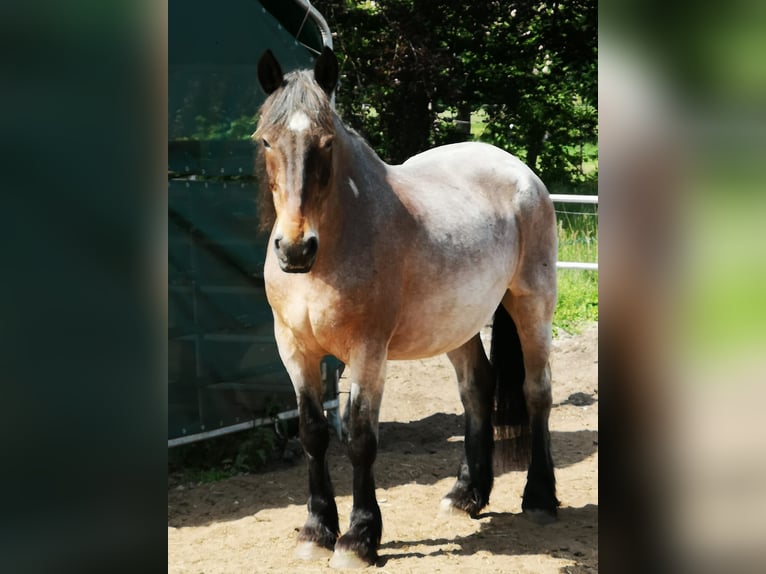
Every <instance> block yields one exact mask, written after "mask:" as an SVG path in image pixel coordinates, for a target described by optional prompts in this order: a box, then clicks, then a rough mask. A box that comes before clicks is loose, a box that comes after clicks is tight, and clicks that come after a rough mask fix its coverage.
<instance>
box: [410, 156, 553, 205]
mask: <svg viewBox="0 0 766 574" xmlns="http://www.w3.org/2000/svg"><path fill="white" fill-rule="evenodd" d="M397 167H398V168H399V169H400V170H401V172H402V173H404V174H406V175H407V176H409V177H412V178H413V179H414V180H415V181H416V182H417V183H416V185H415V186H414V187H413V189H412V193H413V194H417V195H418V196H421V197H423V198H427V197H426V194H427V193H431V194H433V200H434V201H440V200H443V199H444V198H445V196H446V195H447V194H449V195H450V196H452V197H456V196H459V198H460V199H465V200H467V201H475V200H481V198H482V197H485V198H487V199H488V200H490V201H492V202H494V206H495V207H498V208H499V207H502V206H505V205H510V204H515V205H516V206H517V207H518V208H526V209H530V208H533V206H534V205H535V204H545V203H549V202H550V198H549V196H548V191H547V189H546V187H545V185H544V184H543V182H542V181H541V180H540V178H539V177H538V176H537V175H536V174H535V173H534V172H533V171H532V170H531V169H530V168H529V167H528V166H527V165H526V164H525V163H524V162H523V161H521V160H520V159H519V158H517V157H516V156H514V155H512V154H510V153H508V152H506V151H505V150H502V149H500V148H498V147H495V146H493V145H489V144H485V143H480V142H464V143H457V144H450V145H445V146H440V147H436V148H433V149H430V150H428V151H425V152H423V153H420V154H418V155H415V156H413V157H411V158H410V159H408V160H407V161H406V162H404V163H403V164H402V165H401V166H397Z"/></svg>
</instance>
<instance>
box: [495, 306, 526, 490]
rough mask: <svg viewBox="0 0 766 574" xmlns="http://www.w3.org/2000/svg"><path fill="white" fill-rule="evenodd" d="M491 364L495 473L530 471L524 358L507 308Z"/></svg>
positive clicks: (499, 318)
mask: <svg viewBox="0 0 766 574" xmlns="http://www.w3.org/2000/svg"><path fill="white" fill-rule="evenodd" d="M489 356H490V362H491V363H492V368H493V370H494V375H495V409H494V412H493V414H492V424H493V426H494V428H495V449H494V467H495V474H498V475H499V474H501V473H502V472H506V471H508V470H526V469H527V467H528V466H529V460H530V452H531V431H530V427H529V412H528V411H527V401H526V399H525V397H524V374H525V371H524V355H523V353H522V350H521V340H520V339H519V333H518V331H517V330H516V323H514V322H513V318H512V317H511V315H510V314H509V313H508V311H506V309H505V307H503V305H502V304H501V305H499V306H498V308H497V310H496V311H495V318H494V321H493V323H492V344H491V347H490V352H489Z"/></svg>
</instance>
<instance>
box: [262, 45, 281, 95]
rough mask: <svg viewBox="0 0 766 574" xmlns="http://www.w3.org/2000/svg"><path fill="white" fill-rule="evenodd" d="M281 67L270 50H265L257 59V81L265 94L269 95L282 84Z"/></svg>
mask: <svg viewBox="0 0 766 574" xmlns="http://www.w3.org/2000/svg"><path fill="white" fill-rule="evenodd" d="M283 79H284V76H283V75H282V68H281V67H280V66H279V62H277V59H276V58H275V57H274V54H273V53H272V52H271V50H266V51H265V52H264V53H263V56H261V59H260V60H258V82H260V84H261V88H263V91H264V92H266V95H267V96H269V95H271V94H272V93H273V92H274V90H276V89H277V88H278V87H279V86H281V85H282V80H283Z"/></svg>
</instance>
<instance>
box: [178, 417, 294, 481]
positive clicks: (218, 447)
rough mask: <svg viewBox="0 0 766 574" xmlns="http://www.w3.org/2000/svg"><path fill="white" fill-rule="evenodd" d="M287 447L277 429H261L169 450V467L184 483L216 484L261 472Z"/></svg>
mask: <svg viewBox="0 0 766 574" xmlns="http://www.w3.org/2000/svg"><path fill="white" fill-rule="evenodd" d="M283 436H284V435H283ZM284 446H285V443H284V441H283V440H281V439H280V438H279V437H278V436H277V434H276V433H275V432H274V429H273V428H271V427H258V428H256V429H253V430H250V431H246V432H241V433H234V434H230V435H225V436H221V437H216V438H212V439H208V440H204V441H200V442H195V443H191V444H188V445H183V446H179V447H175V448H173V449H171V450H170V451H168V452H169V468H170V471H171V472H178V473H181V475H182V476H183V481H184V482H202V483H206V482H216V481H218V480H223V479H225V478H229V477H232V476H235V475H237V474H239V473H243V472H244V473H249V472H257V471H259V470H261V469H262V468H264V467H265V466H266V465H267V464H268V463H270V462H272V461H274V460H276V459H278V458H279V457H280V456H281V454H282V452H283V450H284Z"/></svg>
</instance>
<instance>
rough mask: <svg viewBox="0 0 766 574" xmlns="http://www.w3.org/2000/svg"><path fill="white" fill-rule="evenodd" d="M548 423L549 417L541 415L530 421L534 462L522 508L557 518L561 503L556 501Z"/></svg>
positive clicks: (531, 463) (528, 474)
mask: <svg viewBox="0 0 766 574" xmlns="http://www.w3.org/2000/svg"><path fill="white" fill-rule="evenodd" d="M546 421H547V417H544V416H539V415H538V416H533V417H532V418H531V421H530V427H531V431H532V460H531V461H530V464H529V472H528V473H527V485H526V487H525V488H524V498H523V501H522V503H521V508H522V509H523V510H524V511H529V510H542V511H544V512H545V513H546V514H548V515H550V516H552V517H555V516H556V509H557V507H558V505H559V501H558V500H557V499H556V479H555V477H554V474H553V457H552V456H551V440H550V433H549V432H548V425H547V422H546Z"/></svg>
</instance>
